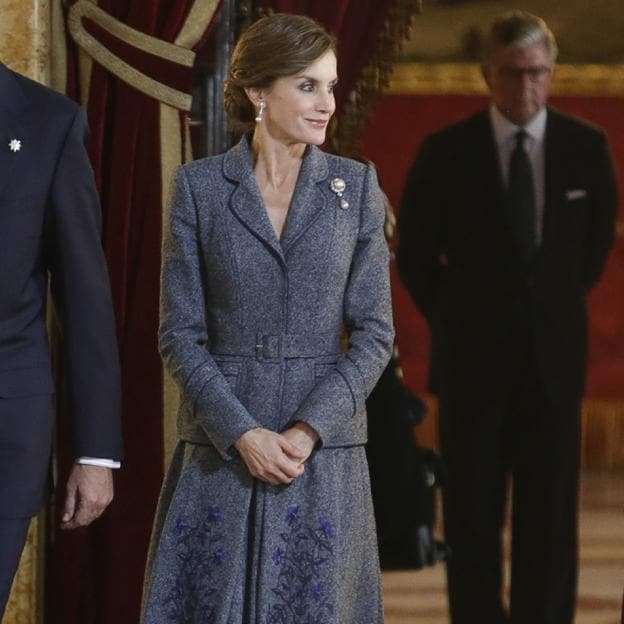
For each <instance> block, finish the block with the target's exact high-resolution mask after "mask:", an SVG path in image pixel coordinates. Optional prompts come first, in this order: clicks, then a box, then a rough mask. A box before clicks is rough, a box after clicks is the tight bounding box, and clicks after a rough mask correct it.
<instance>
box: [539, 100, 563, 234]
mask: <svg viewBox="0 0 624 624" xmlns="http://www.w3.org/2000/svg"><path fill="white" fill-rule="evenodd" d="M559 129H560V126H559V119H558V118H557V113H556V111H553V110H552V109H550V108H549V109H548V118H547V121H546V137H545V140H546V154H545V189H544V223H543V233H542V245H543V243H546V242H547V241H548V240H549V238H550V232H551V231H552V229H553V223H554V220H555V218H556V211H557V206H558V205H559V201H558V199H559V198H561V197H562V194H563V186H564V184H563V181H562V180H563V178H562V172H563V167H562V163H561V159H562V150H561V145H562V143H563V142H562V141H561V133H560V131H559Z"/></svg>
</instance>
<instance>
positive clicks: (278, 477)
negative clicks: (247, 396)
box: [234, 421, 318, 485]
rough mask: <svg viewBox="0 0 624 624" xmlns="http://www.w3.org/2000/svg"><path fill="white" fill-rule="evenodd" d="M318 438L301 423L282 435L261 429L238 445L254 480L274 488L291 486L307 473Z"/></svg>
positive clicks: (240, 441) (245, 437)
mask: <svg viewBox="0 0 624 624" xmlns="http://www.w3.org/2000/svg"><path fill="white" fill-rule="evenodd" d="M317 440H318V434H317V433H316V432H315V431H314V429H312V427H310V425H308V424H307V423H304V422H301V421H297V422H295V423H294V424H293V425H292V426H290V427H289V428H288V429H286V430H285V431H283V432H282V433H276V432H275V431H271V430H269V429H264V428H262V427H257V428H255V429H250V430H249V431H246V432H245V433H244V434H243V435H242V436H241V437H240V438H239V439H238V440H237V441H236V443H235V444H234V446H235V447H236V450H237V451H238V453H239V454H240V456H241V458H242V459H243V461H244V462H245V465H246V466H247V469H248V470H249V473H250V474H251V476H252V477H254V478H256V479H260V480H261V481H265V482H266V483H270V484H272V485H280V484H286V485H288V484H290V483H292V482H293V481H294V480H295V479H296V478H297V477H300V476H301V475H302V474H303V472H304V463H305V461H306V460H307V459H308V457H309V456H310V454H311V453H312V451H313V449H314V445H315V444H316V442H317Z"/></svg>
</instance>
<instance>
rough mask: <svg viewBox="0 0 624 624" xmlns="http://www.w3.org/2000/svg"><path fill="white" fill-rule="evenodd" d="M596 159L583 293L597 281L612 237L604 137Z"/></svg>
mask: <svg viewBox="0 0 624 624" xmlns="http://www.w3.org/2000/svg"><path fill="white" fill-rule="evenodd" d="M599 139H600V141H599V144H598V146H597V150H596V157H595V158H593V159H592V160H591V163H590V166H591V167H592V169H593V171H592V175H591V179H592V180H593V188H592V189H591V195H590V201H591V202H592V203H591V216H590V222H589V227H588V230H587V238H586V248H585V257H584V262H583V280H584V286H585V289H586V290H589V289H590V288H592V287H593V286H594V285H595V284H596V283H597V282H598V280H599V279H600V277H601V275H602V272H603V270H604V266H605V263H606V261H607V257H608V255H609V251H610V249H611V247H612V245H613V241H614V237H615V219H616V214H617V206H618V199H617V185H616V178H615V171H614V167H613V161H612V159H611V155H610V152H609V146H608V144H607V141H606V138H605V136H604V134H602V133H600V134H599Z"/></svg>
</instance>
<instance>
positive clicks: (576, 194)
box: [565, 189, 587, 201]
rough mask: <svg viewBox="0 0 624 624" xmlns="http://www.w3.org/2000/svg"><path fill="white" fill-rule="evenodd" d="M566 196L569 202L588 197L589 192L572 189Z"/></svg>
mask: <svg viewBox="0 0 624 624" xmlns="http://www.w3.org/2000/svg"><path fill="white" fill-rule="evenodd" d="M565 196H566V199H567V200H568V201H572V200H574V199H581V198H582V197H587V191H586V190H585V189H571V190H569V191H566V194H565Z"/></svg>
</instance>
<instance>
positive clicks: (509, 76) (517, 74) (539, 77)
mask: <svg viewBox="0 0 624 624" xmlns="http://www.w3.org/2000/svg"><path fill="white" fill-rule="evenodd" d="M498 71H499V75H500V77H501V78H502V79H503V80H507V81H510V82H511V81H520V80H522V78H523V77H524V76H525V75H526V76H528V78H529V80H530V81H531V82H536V83H537V82H544V80H546V78H547V77H548V76H550V74H551V73H552V67H546V66H544V65H539V66H537V67H511V66H509V65H503V66H502V67H501V68H500V69H499V70H498Z"/></svg>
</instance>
